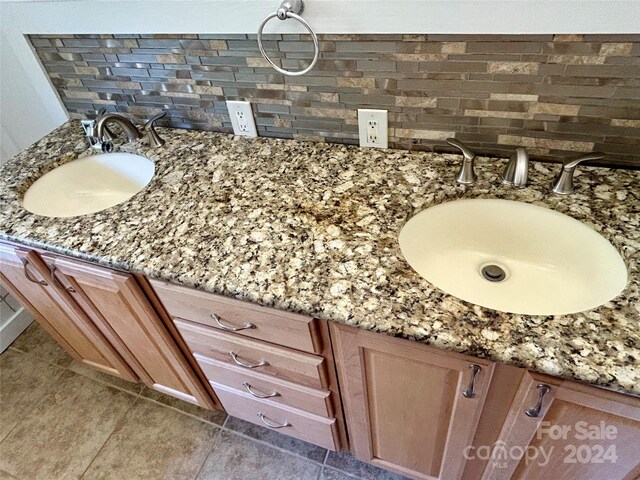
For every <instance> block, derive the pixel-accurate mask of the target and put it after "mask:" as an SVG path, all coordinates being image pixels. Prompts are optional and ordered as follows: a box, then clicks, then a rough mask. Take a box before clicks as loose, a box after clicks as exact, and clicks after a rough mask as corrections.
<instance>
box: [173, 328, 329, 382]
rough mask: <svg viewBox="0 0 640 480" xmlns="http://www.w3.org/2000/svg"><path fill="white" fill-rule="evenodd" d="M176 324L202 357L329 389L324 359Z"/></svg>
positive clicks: (234, 336) (255, 341)
mask: <svg viewBox="0 0 640 480" xmlns="http://www.w3.org/2000/svg"><path fill="white" fill-rule="evenodd" d="M173 323H174V324H175V326H176V328H177V329H178V331H179V332H180V335H182V338H184V341H185V342H186V343H187V345H188V347H189V349H190V350H191V352H193V353H194V354H198V355H200V356H201V357H209V358H212V359H214V360H219V361H221V362H226V363H228V364H231V365H236V366H238V367H240V368H243V369H246V370H251V371H256V372H260V373H264V374H267V375H272V376H274V377H278V378H282V379H285V380H290V381H292V382H295V383H300V384H303V385H306V386H308V387H312V388H326V387H327V386H328V379H327V374H326V366H325V360H324V358H323V357H319V356H317V355H310V354H308V353H303V352H298V351H297V350H291V349H289V348H284V347H278V346H276V345H272V344H270V343H266V342H261V341H259V340H253V339H250V338H246V337H243V336H240V335H235V334H233V333H226V332H222V331H220V330H218V329H215V328H211V327H206V326H203V325H199V324H197V323H193V322H189V321H187V320H182V319H180V318H175V319H174V320H173ZM234 357H235V358H234Z"/></svg>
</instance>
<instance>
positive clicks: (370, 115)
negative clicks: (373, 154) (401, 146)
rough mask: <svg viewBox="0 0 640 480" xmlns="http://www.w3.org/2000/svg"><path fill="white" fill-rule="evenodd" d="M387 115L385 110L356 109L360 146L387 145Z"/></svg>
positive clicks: (380, 146)
mask: <svg viewBox="0 0 640 480" xmlns="http://www.w3.org/2000/svg"><path fill="white" fill-rule="evenodd" d="M387 117H388V112H387V111H386V110H369V109H364V108H360V109H358V131H359V133H360V146H361V147H377V148H387V147H388V146H389V138H388V137H389V133H388V120H387Z"/></svg>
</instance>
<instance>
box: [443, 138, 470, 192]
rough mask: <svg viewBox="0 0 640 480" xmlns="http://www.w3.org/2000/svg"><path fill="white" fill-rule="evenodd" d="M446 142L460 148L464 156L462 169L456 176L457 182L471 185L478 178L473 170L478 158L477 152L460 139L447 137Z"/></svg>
mask: <svg viewBox="0 0 640 480" xmlns="http://www.w3.org/2000/svg"><path fill="white" fill-rule="evenodd" d="M446 142H447V143H448V144H449V145H451V146H452V147H456V148H457V149H459V150H460V151H461V152H462V156H463V157H464V161H463V162H462V166H461V167H460V171H459V172H458V176H457V177H456V183H462V184H463V185H471V184H472V183H475V182H476V180H477V179H478V176H477V175H476V172H475V171H474V170H473V161H474V160H475V158H476V154H475V153H473V152H472V151H471V149H470V148H469V147H467V146H466V145H465V144H464V143H462V142H461V141H460V140H457V139H455V138H447V139H446Z"/></svg>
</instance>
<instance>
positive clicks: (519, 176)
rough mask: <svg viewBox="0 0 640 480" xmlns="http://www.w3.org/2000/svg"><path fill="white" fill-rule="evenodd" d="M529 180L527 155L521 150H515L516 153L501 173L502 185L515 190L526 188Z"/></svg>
mask: <svg viewBox="0 0 640 480" xmlns="http://www.w3.org/2000/svg"><path fill="white" fill-rule="evenodd" d="M528 178H529V154H528V153H527V151H526V150H525V149H524V148H522V147H518V148H516V153H514V154H513V155H511V158H509V162H508V163H507V166H506V167H505V168H504V172H503V173H502V183H504V184H506V185H513V186H514V187H515V188H524V187H526V186H527V180H528Z"/></svg>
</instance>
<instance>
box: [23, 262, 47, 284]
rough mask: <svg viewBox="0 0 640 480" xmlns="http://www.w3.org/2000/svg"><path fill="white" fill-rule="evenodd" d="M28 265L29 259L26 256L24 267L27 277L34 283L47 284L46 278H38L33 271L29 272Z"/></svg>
mask: <svg viewBox="0 0 640 480" xmlns="http://www.w3.org/2000/svg"><path fill="white" fill-rule="evenodd" d="M28 265H29V260H27V259H26V258H23V259H22V267H23V268H24V276H25V277H27V280H29V281H30V282H33V283H37V284H39V285H47V282H45V281H44V280H38V279H36V278H35V277H33V275H31V273H29V269H28V268H27V266H28Z"/></svg>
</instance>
